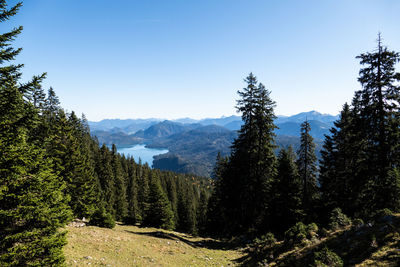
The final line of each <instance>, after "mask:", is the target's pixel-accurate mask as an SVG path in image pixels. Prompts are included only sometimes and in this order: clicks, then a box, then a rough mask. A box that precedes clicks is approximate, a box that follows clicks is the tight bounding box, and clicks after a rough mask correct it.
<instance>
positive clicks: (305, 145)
mask: <svg viewBox="0 0 400 267" xmlns="http://www.w3.org/2000/svg"><path fill="white" fill-rule="evenodd" d="M310 131H311V127H310V123H309V122H308V121H307V120H306V121H304V122H303V123H302V124H301V135H300V148H299V150H298V151H297V154H298V159H297V167H298V170H299V174H300V177H301V179H302V191H303V192H302V193H303V197H302V203H303V209H304V211H305V212H306V213H307V215H308V217H310V216H312V213H313V210H314V208H315V207H314V205H315V204H316V203H317V198H318V186H317V157H316V156H315V143H314V139H313V137H312V136H311V135H310Z"/></svg>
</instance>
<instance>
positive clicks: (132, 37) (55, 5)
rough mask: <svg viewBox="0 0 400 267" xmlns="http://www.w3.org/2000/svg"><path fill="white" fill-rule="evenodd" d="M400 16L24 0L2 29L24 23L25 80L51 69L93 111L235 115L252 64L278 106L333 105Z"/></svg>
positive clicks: (64, 89) (72, 100) (330, 3)
mask: <svg viewBox="0 0 400 267" xmlns="http://www.w3.org/2000/svg"><path fill="white" fill-rule="evenodd" d="M9 2H10V4H11V3H15V2H16V1H15V0H12V1H9ZM399 14H400V1H396V0H392V1H390V0H351V1H348V0H343V1H339V0H325V1H321V0H316V1H294V0H293V1H289V0H269V1H267V0H265V1H261V0H254V1H253V0H246V1H245V0H201V1H188V0H180V1H178V0H171V1H170V0H158V1H155V0H142V1H132V0H114V1H105V0H85V1H82V0H80V1H78V0H57V1H55V0H34V1H32V0H29V1H28V0H26V1H25V3H24V7H23V8H22V9H21V12H20V14H18V16H16V17H14V18H13V19H12V21H11V22H10V23H7V24H4V23H2V25H1V27H0V31H1V32H4V31H6V30H8V29H10V27H12V26H17V25H23V26H24V32H23V34H21V35H20V37H19V38H18V39H17V41H16V42H15V44H16V45H18V46H22V47H23V52H22V53H21V55H20V56H19V57H18V62H22V63H24V64H25V68H24V78H25V79H27V78H29V77H30V76H32V75H34V74H38V73H41V72H47V73H48V78H47V80H46V82H45V84H44V86H45V87H46V88H48V87H49V86H53V88H54V89H55V90H56V93H57V94H58V96H59V97H60V100H61V102H62V106H63V107H64V108H66V109H67V110H69V111H71V110H74V111H76V112H77V113H85V114H86V116H87V117H88V119H89V120H100V119H104V118H150V117H159V118H170V119H172V118H181V117H193V118H204V117H219V116H222V115H225V116H229V115H232V114H236V111H235V108H234V106H235V101H236V99H237V98H238V96H237V93H236V92H237V90H238V89H240V88H242V87H244V86H245V84H244V83H243V78H245V77H246V75H247V74H248V73H249V72H253V73H254V74H255V75H256V76H257V77H258V79H259V81H261V82H262V83H264V84H265V85H266V87H267V88H268V89H270V90H271V91H272V94H271V97H272V98H273V99H274V100H275V101H276V102H277V107H276V113H277V114H280V115H291V114H295V113H298V112H302V111H309V110H317V111H320V112H322V113H331V114H337V113H338V112H339V110H340V109H341V106H342V105H343V104H344V103H345V102H346V101H351V98H352V96H353V93H354V91H355V90H357V89H359V88H360V86H359V84H358V82H357V76H358V71H359V63H358V60H357V59H355V57H356V56H357V55H359V54H360V53H362V52H367V51H371V50H373V49H374V48H375V47H376V42H375V40H376V38H377V33H378V32H379V31H380V32H382V35H383V39H384V44H385V45H387V46H389V48H390V49H392V50H396V51H400V34H399V32H400V31H399V30H400V26H399V25H400V15H399Z"/></svg>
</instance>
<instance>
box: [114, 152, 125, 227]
mask: <svg viewBox="0 0 400 267" xmlns="http://www.w3.org/2000/svg"><path fill="white" fill-rule="evenodd" d="M112 168H113V171H114V185H115V187H114V189H115V192H114V196H115V202H114V210H115V219H117V220H122V219H123V218H124V217H125V216H126V212H127V202H126V192H125V188H126V187H125V177H124V171H123V169H122V165H121V157H120V155H119V154H118V152H117V147H116V146H115V145H114V144H113V145H112Z"/></svg>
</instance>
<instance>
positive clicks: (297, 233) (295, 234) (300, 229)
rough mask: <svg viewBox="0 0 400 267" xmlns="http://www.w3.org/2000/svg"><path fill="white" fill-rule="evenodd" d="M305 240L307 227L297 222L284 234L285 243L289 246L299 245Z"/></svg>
mask: <svg viewBox="0 0 400 267" xmlns="http://www.w3.org/2000/svg"><path fill="white" fill-rule="evenodd" d="M306 238H307V227H306V225H304V223H302V222H298V223H296V224H295V225H293V226H292V227H290V228H289V229H288V230H287V231H286V232H285V243H286V244H289V245H297V244H301V242H302V241H303V240H304V239H306Z"/></svg>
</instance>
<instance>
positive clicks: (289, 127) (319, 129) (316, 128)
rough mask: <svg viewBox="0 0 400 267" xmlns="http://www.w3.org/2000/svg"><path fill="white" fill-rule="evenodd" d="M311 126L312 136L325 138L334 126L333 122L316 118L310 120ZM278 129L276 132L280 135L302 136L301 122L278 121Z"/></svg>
mask: <svg viewBox="0 0 400 267" xmlns="http://www.w3.org/2000/svg"><path fill="white" fill-rule="evenodd" d="M308 122H309V123H310V126H311V132H310V134H311V136H313V137H314V138H316V139H321V140H323V139H324V138H325V135H329V133H330V132H329V129H330V128H332V126H333V125H332V123H329V124H328V123H324V122H321V121H316V120H309V121H308ZM277 126H278V129H276V130H275V133H276V134H277V135H278V136H279V135H288V136H300V127H301V122H293V121H288V122H283V123H277Z"/></svg>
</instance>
